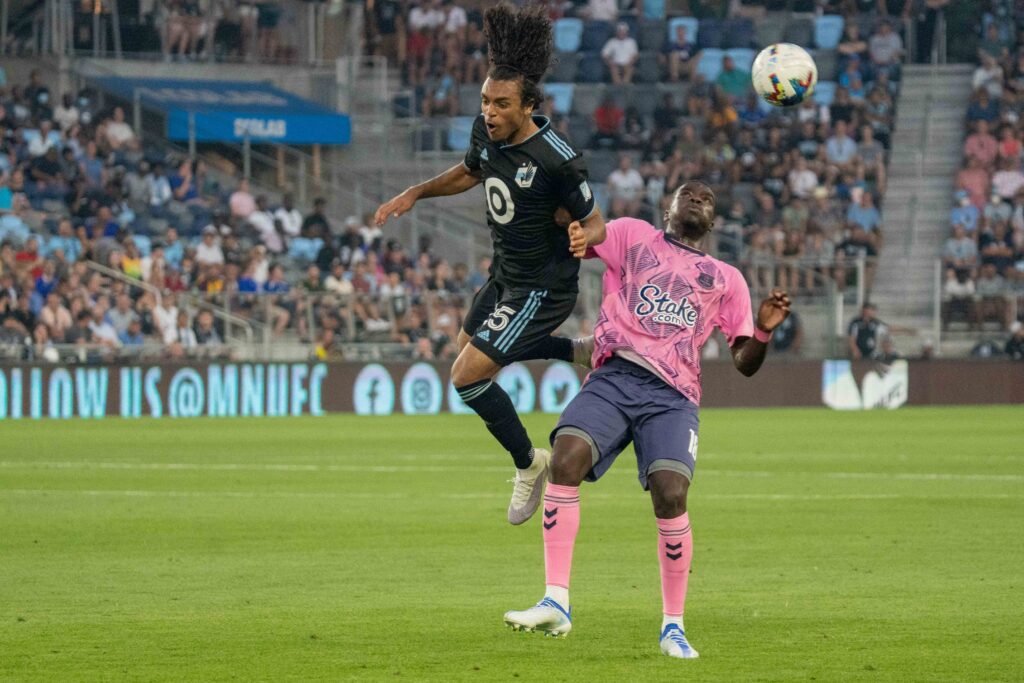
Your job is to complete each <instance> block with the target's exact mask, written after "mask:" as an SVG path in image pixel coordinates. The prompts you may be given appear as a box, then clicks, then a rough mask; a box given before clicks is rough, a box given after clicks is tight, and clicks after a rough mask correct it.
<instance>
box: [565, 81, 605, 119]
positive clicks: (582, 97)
mask: <svg viewBox="0 0 1024 683" xmlns="http://www.w3.org/2000/svg"><path fill="white" fill-rule="evenodd" d="M602 99H604V88H602V87H601V86H599V85H577V86H576V89H575V90H574V92H573V94H572V112H573V114H578V115H580V116H586V117H588V118H589V117H591V116H593V115H594V110H595V109H597V108H598V107H599V106H600V105H601V100H602Z"/></svg>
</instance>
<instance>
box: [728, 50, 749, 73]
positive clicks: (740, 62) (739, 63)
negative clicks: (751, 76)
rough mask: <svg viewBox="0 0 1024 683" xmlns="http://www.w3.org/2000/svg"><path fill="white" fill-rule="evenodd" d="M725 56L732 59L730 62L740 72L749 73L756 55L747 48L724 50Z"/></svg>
mask: <svg viewBox="0 0 1024 683" xmlns="http://www.w3.org/2000/svg"><path fill="white" fill-rule="evenodd" d="M725 54H727V55H728V56H730V57H732V61H733V62H734V63H735V64H736V68H737V69H739V70H740V71H750V67H751V66H753V64H754V57H757V53H756V52H754V51H753V50H751V49H750V48H749V47H734V48H731V49H729V50H726V51H725Z"/></svg>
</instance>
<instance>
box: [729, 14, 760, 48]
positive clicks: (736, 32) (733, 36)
mask: <svg viewBox="0 0 1024 683" xmlns="http://www.w3.org/2000/svg"><path fill="white" fill-rule="evenodd" d="M756 44H757V41H756V40H754V22H753V21H751V20H750V19H726V20H725V21H724V22H722V47H724V48H734V47H754V46H755V45H756Z"/></svg>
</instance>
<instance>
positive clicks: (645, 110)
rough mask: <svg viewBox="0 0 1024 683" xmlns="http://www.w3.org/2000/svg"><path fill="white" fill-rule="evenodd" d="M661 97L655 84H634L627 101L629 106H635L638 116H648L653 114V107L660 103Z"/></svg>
mask: <svg viewBox="0 0 1024 683" xmlns="http://www.w3.org/2000/svg"><path fill="white" fill-rule="evenodd" d="M661 97H662V96H661V91H660V90H658V88H657V86H652V85H635V86H633V92H632V94H631V96H630V98H629V100H628V102H629V105H630V106H631V107H636V110H637V111H638V112H640V116H643V117H645V118H649V117H650V116H651V115H653V114H654V108H655V107H657V106H658V105H659V104H661Z"/></svg>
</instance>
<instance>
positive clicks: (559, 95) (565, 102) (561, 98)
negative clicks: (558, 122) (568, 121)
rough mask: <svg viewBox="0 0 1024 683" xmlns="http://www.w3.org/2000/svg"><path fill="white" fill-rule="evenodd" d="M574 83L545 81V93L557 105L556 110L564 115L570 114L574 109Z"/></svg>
mask: <svg viewBox="0 0 1024 683" xmlns="http://www.w3.org/2000/svg"><path fill="white" fill-rule="evenodd" d="M573 87H574V86H573V84H572V83H545V84H544V95H546V96H547V97H549V98H550V99H551V101H552V102H553V103H554V105H555V111H556V112H558V113H559V114H562V115H563V116H568V115H569V112H571V111H572V94H573Z"/></svg>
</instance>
